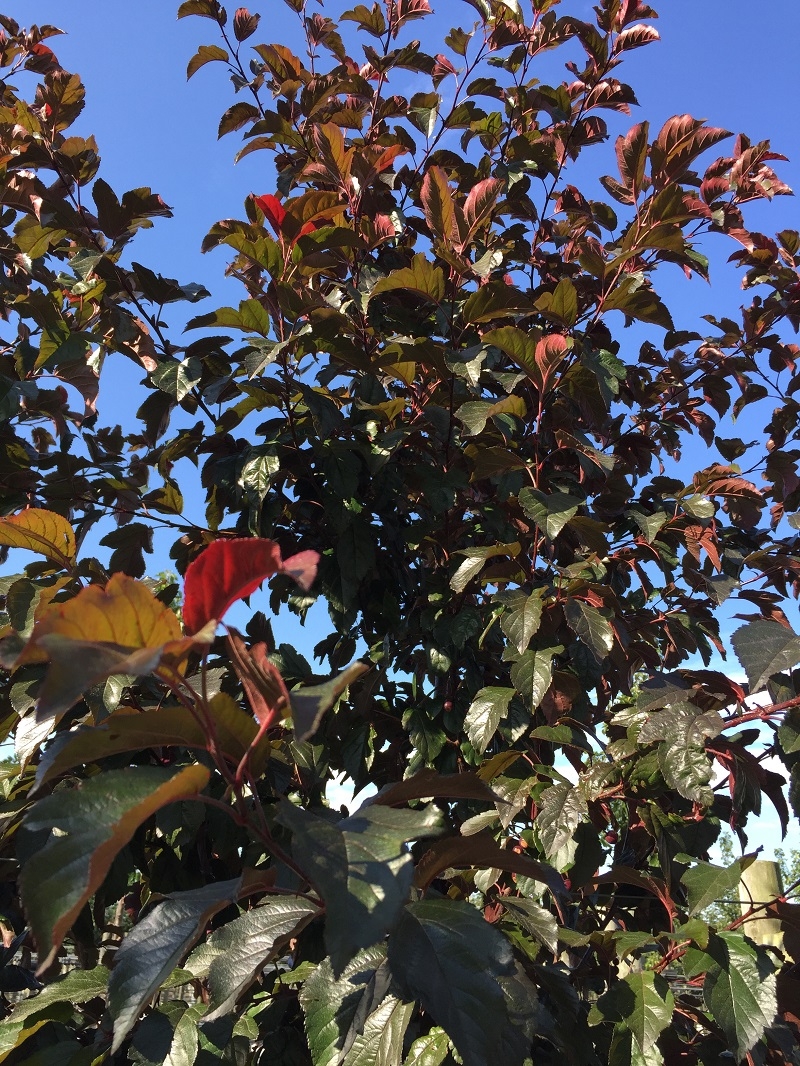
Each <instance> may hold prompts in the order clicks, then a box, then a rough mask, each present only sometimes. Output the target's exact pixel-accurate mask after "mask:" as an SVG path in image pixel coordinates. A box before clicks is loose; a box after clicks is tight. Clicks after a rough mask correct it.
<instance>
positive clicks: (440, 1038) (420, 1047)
mask: <svg viewBox="0 0 800 1066" xmlns="http://www.w3.org/2000/svg"><path fill="white" fill-rule="evenodd" d="M449 1050H450V1038H449V1037H448V1035H447V1033H446V1032H445V1031H444V1029H441V1028H440V1027H439V1026H438V1025H434V1026H433V1028H432V1029H431V1030H430V1031H429V1032H427V1033H425V1034H424V1036H418V1037H417V1039H416V1040H415V1041H414V1043H413V1044H412V1045H411V1047H410V1048H409V1049H408V1054H407V1055H406V1060H405V1062H404V1064H403V1066H441V1063H443V1062H444V1060H445V1058H446V1057H447V1052H448V1051H449Z"/></svg>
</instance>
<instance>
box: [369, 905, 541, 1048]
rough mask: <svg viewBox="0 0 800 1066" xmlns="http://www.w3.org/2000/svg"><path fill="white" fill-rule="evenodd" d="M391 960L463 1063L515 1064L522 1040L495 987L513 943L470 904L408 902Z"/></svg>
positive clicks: (508, 972) (505, 974)
mask: <svg viewBox="0 0 800 1066" xmlns="http://www.w3.org/2000/svg"><path fill="white" fill-rule="evenodd" d="M389 964H390V966H391V968H392V973H393V974H394V976H395V977H396V979H397V980H398V982H399V983H400V985H401V987H402V988H404V989H405V990H406V991H407V993H408V994H409V995H410V996H411V997H412V998H414V999H419V1000H420V1002H421V1004H422V1007H423V1009H424V1010H425V1011H426V1013H428V1014H429V1015H430V1016H431V1018H432V1019H433V1020H434V1022H435V1023H436V1024H437V1025H440V1026H441V1027H442V1028H443V1029H444V1030H445V1032H446V1033H447V1034H448V1035H449V1037H450V1039H451V1040H452V1041H453V1043H454V1044H455V1046H456V1049H457V1050H458V1052H459V1054H460V1055H461V1057H462V1058H463V1060H464V1063H465V1066H515V1064H519V1066H521V1064H522V1062H523V1060H524V1059H525V1057H526V1056H527V1054H528V1040H527V1038H526V1037H525V1035H524V1033H523V1032H522V1030H521V1029H518V1028H517V1027H516V1026H515V1025H513V1024H512V1022H511V1020H510V1018H509V1010H508V1005H507V1000H506V997H505V994H504V992H503V987H502V985H501V981H502V980H503V979H506V978H508V979H513V977H514V975H515V972H516V971H515V967H514V960H513V956H512V954H511V947H510V945H509V943H508V941H507V940H506V938H505V937H504V936H502V934H501V933H499V932H498V931H497V930H496V929H495V928H494V927H493V926H491V925H489V924H488V922H485V921H484V919H483V917H482V915H481V914H480V912H479V911H478V910H476V908H475V907H473V906H471V905H470V904H469V903H461V902H458V901H455V900H433V899H431V900H423V901H421V902H419V903H411V904H409V905H408V906H407V907H406V908H405V909H404V911H403V915H402V918H401V919H400V923H399V925H398V928H397V932H396V934H395V935H394V936H393V937H391V939H390V941H389ZM477 1008H479V1009H477Z"/></svg>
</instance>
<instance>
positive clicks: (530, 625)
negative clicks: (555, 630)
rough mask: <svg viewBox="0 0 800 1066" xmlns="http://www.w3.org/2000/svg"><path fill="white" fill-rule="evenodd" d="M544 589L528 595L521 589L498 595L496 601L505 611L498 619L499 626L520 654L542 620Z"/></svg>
mask: <svg viewBox="0 0 800 1066" xmlns="http://www.w3.org/2000/svg"><path fill="white" fill-rule="evenodd" d="M543 598H544V589H536V590H535V591H534V592H532V593H531V594H530V595H528V594H527V592H523V591H522V590H521V589H515V590H513V591H511V592H504V593H500V595H499V596H497V597H496V599H497V600H498V601H499V602H500V603H502V604H503V606H504V607H505V611H504V612H503V615H502V617H501V619H500V626H501V628H502V630H503V632H504V633H505V635H506V636H507V637H508V639H509V640H510V641H511V643H512V644H513V645H514V647H515V648H516V649H517V651H518V652H519V653H520V655H522V654H523V652H524V651H525V650H526V648H527V647H528V645H529V644H530V642H531V640H532V639H533V637H534V636H535V634H536V632H537V630H538V629H539V624H540V622H541V620H542V599H543Z"/></svg>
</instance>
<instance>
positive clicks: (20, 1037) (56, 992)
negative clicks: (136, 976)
mask: <svg viewBox="0 0 800 1066" xmlns="http://www.w3.org/2000/svg"><path fill="white" fill-rule="evenodd" d="M107 985H108V970H107V969H106V968H105V966H96V967H95V968H94V969H93V970H72V971H70V972H69V973H67V974H65V975H64V976H63V977H57V978H56V979H55V980H54V981H52V982H50V983H49V984H48V985H47V987H46V988H43V989H42V990H41V992H39V993H37V994H36V995H34V996H29V997H28V998H27V999H23V1000H22V1001H21V1002H19V1003H15V1004H14V1006H13V1009H12V1011H11V1013H10V1014H9V1015H7V1016H6V1017H5V1018H4V1019H3V1024H2V1026H0V1060H3V1061H5V1059H6V1058H7V1057H8V1055H9V1054H10V1053H11V1052H12V1051H13V1050H14V1048H15V1047H18V1046H19V1045H20V1044H21V1043H22V1042H23V1041H24V1040H26V1039H27V1038H28V1037H29V1036H32V1035H33V1033H35V1032H36V1030H37V1029H39V1028H41V1026H43V1025H46V1024H47V1022H48V1021H49V1018H50V1011H49V1009H48V1008H52V1007H53V1006H55V1005H56V1004H59V1003H65V1004H68V1005H69V1006H70V1007H73V1006H78V1005H79V1004H82V1003H87V1002H88V1001H89V1000H92V999H97V998H98V997H102V996H104V995H105V994H106V987H107Z"/></svg>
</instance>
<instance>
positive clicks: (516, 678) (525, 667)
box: [511, 648, 563, 711]
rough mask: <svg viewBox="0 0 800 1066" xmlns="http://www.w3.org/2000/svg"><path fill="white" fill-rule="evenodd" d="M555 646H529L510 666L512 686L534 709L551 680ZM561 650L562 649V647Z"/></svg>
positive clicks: (545, 693)
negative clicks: (534, 647)
mask: <svg viewBox="0 0 800 1066" xmlns="http://www.w3.org/2000/svg"><path fill="white" fill-rule="evenodd" d="M557 650H558V649H556V648H537V649H536V650H535V651H534V649H533V648H529V649H528V651H526V652H524V653H523V655H522V657H521V658H520V659H518V660H517V662H515V663H514V665H513V666H512V667H511V681H512V684H513V685H514V688H515V689H516V690H517V692H519V693H520V695H521V696H523V697H524V698H525V701H526V703H528V704H529V706H530V709H531V710H532V711H535V710H536V708H537V707H538V706H539V704H540V703H541V702H542V700H543V699H544V698H545V696H546V695H547V690H548V689H549V688H550V685H551V683H552V681H553V656H554V655H555V654H557ZM562 650H563V649H562Z"/></svg>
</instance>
